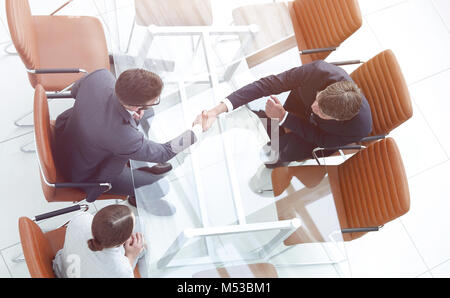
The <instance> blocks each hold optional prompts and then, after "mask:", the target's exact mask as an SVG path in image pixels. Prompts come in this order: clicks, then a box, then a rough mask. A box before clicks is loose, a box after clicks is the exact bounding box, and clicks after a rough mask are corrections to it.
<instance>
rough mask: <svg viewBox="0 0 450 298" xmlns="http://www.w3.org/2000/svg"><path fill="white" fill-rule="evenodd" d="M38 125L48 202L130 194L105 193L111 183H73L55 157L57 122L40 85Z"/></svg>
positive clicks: (36, 100) (37, 92)
mask: <svg viewBox="0 0 450 298" xmlns="http://www.w3.org/2000/svg"><path fill="white" fill-rule="evenodd" d="M34 126H35V140H36V149H37V157H38V162H39V168H40V175H41V185H42V190H43V192H44V196H45V198H46V200H47V201H48V202H74V201H81V200H83V199H86V200H87V201H88V202H93V201H95V200H97V199H100V200H108V199H122V200H125V199H126V198H127V197H126V196H118V195H109V194H104V192H107V191H109V190H110V189H111V184H110V183H107V182H105V183H71V182H67V181H65V180H64V178H63V177H62V175H61V173H60V171H58V168H57V166H56V164H55V160H54V157H53V156H54V153H53V150H54V131H53V130H54V126H53V125H52V124H51V122H50V115H49V109H48V101H47V96H46V93H45V90H44V88H43V87H42V86H41V85H37V86H36V89H35V96H34Z"/></svg>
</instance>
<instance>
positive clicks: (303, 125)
mask: <svg viewBox="0 0 450 298" xmlns="http://www.w3.org/2000/svg"><path fill="white" fill-rule="evenodd" d="M283 127H285V128H288V129H289V130H291V131H292V132H293V133H295V134H296V135H298V136H299V137H301V138H302V139H304V140H305V141H307V142H308V143H312V144H316V145H317V146H318V147H322V148H326V147H336V146H344V145H347V144H349V143H352V142H355V141H358V140H359V139H360V137H356V136H355V137H352V136H339V135H334V134H330V133H327V132H324V131H323V130H321V129H319V128H317V127H316V126H314V125H312V124H311V123H309V122H307V121H305V120H304V119H301V118H299V117H297V116H295V115H293V114H291V113H290V114H288V116H287V118H286V121H285V122H284V123H283Z"/></svg>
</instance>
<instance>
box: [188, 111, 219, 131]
mask: <svg viewBox="0 0 450 298" xmlns="http://www.w3.org/2000/svg"><path fill="white" fill-rule="evenodd" d="M217 116H218V114H216V113H215V112H214V111H213V110H211V111H202V113H201V114H200V115H198V116H197V117H196V118H195V121H194V123H193V124H192V127H194V126H196V125H201V127H202V130H203V132H205V131H207V130H208V129H210V128H211V126H212V125H213V124H214V122H215V121H216V119H217Z"/></svg>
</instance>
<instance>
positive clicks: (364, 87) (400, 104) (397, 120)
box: [350, 50, 413, 135]
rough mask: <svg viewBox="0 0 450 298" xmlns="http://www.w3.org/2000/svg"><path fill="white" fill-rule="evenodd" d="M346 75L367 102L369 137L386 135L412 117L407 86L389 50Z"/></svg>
mask: <svg viewBox="0 0 450 298" xmlns="http://www.w3.org/2000/svg"><path fill="white" fill-rule="evenodd" d="M350 76H351V78H352V79H353V80H354V81H355V83H356V84H357V85H358V87H359V88H360V89H361V91H362V93H363V94H364V96H365V97H366V98H367V101H368V102H369V105H370V108H371V111H372V121H373V124H372V133H371V135H387V134H388V133H389V132H391V131H392V130H393V129H394V128H396V127H398V126H399V125H400V124H402V123H403V122H405V121H406V120H408V119H409V118H411V117H412V115H413V110H412V103H411V98H410V95H409V91H408V87H407V85H406V81H405V78H404V77H403V74H402V70H401V69H400V65H399V64H398V62H397V59H396V57H395V55H394V53H393V52H392V51H391V50H385V51H383V52H381V53H380V54H378V55H376V56H375V57H373V58H372V59H370V60H369V61H367V62H366V63H364V64H362V65H361V66H360V67H358V68H357V69H356V70H355V71H354V72H353V73H351V75H350Z"/></svg>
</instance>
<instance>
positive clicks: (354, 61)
mask: <svg viewBox="0 0 450 298" xmlns="http://www.w3.org/2000/svg"><path fill="white" fill-rule="evenodd" d="M329 63H330V64H333V65H336V66H341V65H351V64H361V63H364V61H361V60H346V61H338V62H329Z"/></svg>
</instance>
